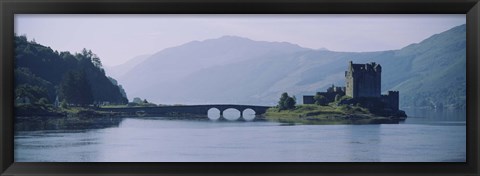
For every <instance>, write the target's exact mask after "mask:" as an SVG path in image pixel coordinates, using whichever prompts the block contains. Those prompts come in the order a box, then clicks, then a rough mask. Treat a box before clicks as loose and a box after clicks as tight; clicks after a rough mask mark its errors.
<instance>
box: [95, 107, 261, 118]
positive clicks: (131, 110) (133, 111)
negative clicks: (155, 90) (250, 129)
mask: <svg viewBox="0 0 480 176" xmlns="http://www.w3.org/2000/svg"><path fill="white" fill-rule="evenodd" d="M212 108H216V109H218V110H220V113H221V114H220V115H223V111H225V110H227V109H230V108H233V109H236V110H239V111H240V115H241V116H242V113H243V111H244V110H246V109H252V110H253V111H255V115H261V114H264V113H265V112H266V111H267V109H268V108H270V107H269V106H254V105H234V104H211V105H178V106H160V107H128V108H99V109H98V110H101V111H110V112H121V113H124V114H129V115H132V116H137V114H138V113H139V112H142V113H143V114H144V115H167V116H171V115H175V114H178V115H182V114H183V115H184V114H191V115H196V116H201V117H204V118H208V115H207V114H208V110H210V109H212Z"/></svg>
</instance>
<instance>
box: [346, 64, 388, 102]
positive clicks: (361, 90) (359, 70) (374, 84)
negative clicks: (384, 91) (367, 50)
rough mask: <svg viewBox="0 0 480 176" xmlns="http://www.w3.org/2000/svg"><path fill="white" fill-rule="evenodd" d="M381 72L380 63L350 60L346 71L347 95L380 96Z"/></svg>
mask: <svg viewBox="0 0 480 176" xmlns="http://www.w3.org/2000/svg"><path fill="white" fill-rule="evenodd" d="M381 74H382V69H381V66H380V65H379V64H376V63H374V62H372V63H369V64H353V63H352V62H351V61H350V65H349V68H348V71H346V72H345V82H346V85H347V86H346V95H348V96H350V97H352V98H357V97H380V96H381Z"/></svg>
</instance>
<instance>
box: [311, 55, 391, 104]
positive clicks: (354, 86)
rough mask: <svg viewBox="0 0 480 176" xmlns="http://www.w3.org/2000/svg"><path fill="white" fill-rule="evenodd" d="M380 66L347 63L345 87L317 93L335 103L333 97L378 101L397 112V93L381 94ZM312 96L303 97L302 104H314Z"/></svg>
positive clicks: (331, 88)
mask: <svg viewBox="0 0 480 176" xmlns="http://www.w3.org/2000/svg"><path fill="white" fill-rule="evenodd" d="M381 78H382V66H380V64H377V63H375V62H371V63H366V64H354V63H353V62H352V61H350V62H349V66H348V70H347V71H345V83H346V87H335V86H334V85H332V87H329V88H328V89H327V92H317V94H320V95H323V96H324V97H325V98H326V99H327V101H328V102H333V101H335V97H337V95H338V96H340V97H341V96H344V95H346V96H348V97H351V98H352V100H363V101H379V102H382V103H383V106H384V108H388V109H390V110H392V111H398V110H399V92H398V91H388V94H386V95H382V94H381ZM314 103H315V100H314V96H311V95H306V96H303V104H314Z"/></svg>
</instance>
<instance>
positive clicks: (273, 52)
mask: <svg viewBox="0 0 480 176" xmlns="http://www.w3.org/2000/svg"><path fill="white" fill-rule="evenodd" d="M307 50H310V49H307V48H302V47H300V46H298V45H294V44H290V43H286V42H261V41H253V40H250V39H247V38H242V37H235V36H223V37H220V38H217V39H209V40H204V41H192V42H189V43H186V44H184V45H181V46H177V47H172V48H167V49H164V50H162V51H160V52H157V53H155V54H153V55H152V56H150V57H148V58H147V59H145V61H143V62H142V63H141V64H138V65H136V66H135V67H134V68H133V69H131V70H130V71H129V72H128V73H126V74H125V75H124V76H121V77H119V81H120V82H121V83H123V84H124V88H125V90H126V91H127V92H128V93H129V94H131V95H133V96H140V97H151V96H150V93H154V92H155V91H156V90H158V89H160V88H162V89H163V88H165V87H164V85H166V84H171V82H175V81H177V80H179V79H182V78H184V77H186V76H188V75H189V74H192V73H194V72H196V71H199V70H202V69H207V68H210V67H214V66H220V65H228V64H232V63H235V62H241V61H244V60H250V59H256V58H258V59H260V58H263V57H269V56H281V55H284V54H287V53H293V52H299V51H307ZM149 89H153V90H149ZM151 91H153V92H151Z"/></svg>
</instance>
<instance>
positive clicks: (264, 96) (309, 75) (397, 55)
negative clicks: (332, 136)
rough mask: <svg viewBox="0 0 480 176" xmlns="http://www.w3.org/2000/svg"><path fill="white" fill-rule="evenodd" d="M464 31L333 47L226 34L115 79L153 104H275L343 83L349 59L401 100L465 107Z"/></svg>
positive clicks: (182, 48) (161, 55)
mask: <svg viewBox="0 0 480 176" xmlns="http://www.w3.org/2000/svg"><path fill="white" fill-rule="evenodd" d="M465 40H466V35H465V25H461V26H458V27H455V28H452V29H450V30H448V31H445V32H443V33H440V34H436V35H433V36H431V37H429V38H427V39H425V40H423V41H422V42H420V43H417V44H411V45H409V46H406V47H404V48H402V49H399V50H390V51H379V52H335V51H329V50H313V49H307V48H302V47H299V46H298V45H295V44H290V43H279V42H261V41H254V40H250V39H246V38H240V37H233V36H227V37H222V38H217V39H211V40H205V41H200V42H199V41H195V42H190V43H187V44H184V45H181V46H178V47H173V48H169V49H166V50H163V51H160V52H158V53H156V54H154V55H152V56H151V57H149V58H147V59H146V60H145V61H143V62H142V63H140V64H138V65H137V66H136V67H135V68H133V69H132V71H130V72H128V73H126V74H125V76H123V77H119V82H120V83H122V84H124V85H125V89H126V90H127V92H128V93H129V94H130V95H131V96H132V97H135V96H139V97H145V98H148V99H149V100H151V101H153V102H156V103H166V104H176V103H178V104H198V103H241V104H257V105H275V104H276V102H277V101H278V98H279V96H280V94H281V93H282V92H288V93H289V94H293V95H295V96H296V97H297V101H298V102H301V96H302V95H313V94H314V93H315V92H316V91H325V90H326V88H327V87H328V86H331V85H332V84H335V85H339V86H344V85H345V83H344V81H345V77H344V72H345V70H346V69H347V63H348V61H350V60H352V61H353V62H354V63H367V62H377V63H379V64H381V65H382V67H383V69H382V70H383V73H382V91H384V92H386V91H388V90H398V91H400V104H401V106H402V107H405V106H432V105H444V106H456V107H463V106H465V99H466V96H465V85H466V75H465V74H466V71H465V68H466V51H465V45H466V42H465Z"/></svg>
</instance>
